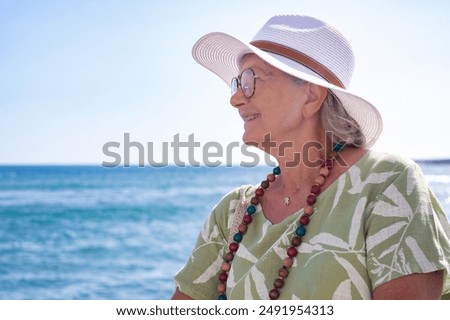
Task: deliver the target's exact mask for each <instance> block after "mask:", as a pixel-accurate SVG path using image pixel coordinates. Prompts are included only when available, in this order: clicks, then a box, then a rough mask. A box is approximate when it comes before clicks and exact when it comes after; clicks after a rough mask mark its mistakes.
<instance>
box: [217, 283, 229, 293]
mask: <svg viewBox="0 0 450 320" xmlns="http://www.w3.org/2000/svg"><path fill="white" fill-rule="evenodd" d="M225 291H227V286H226V285H225V284H223V283H219V284H218V285H217V292H218V293H225Z"/></svg>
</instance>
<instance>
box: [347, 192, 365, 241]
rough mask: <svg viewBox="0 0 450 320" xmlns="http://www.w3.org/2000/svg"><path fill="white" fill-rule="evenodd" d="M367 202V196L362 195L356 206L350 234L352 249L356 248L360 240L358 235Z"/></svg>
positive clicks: (349, 239)
mask: <svg viewBox="0 0 450 320" xmlns="http://www.w3.org/2000/svg"><path fill="white" fill-rule="evenodd" d="M366 203H367V198H366V197H362V198H361V199H359V201H358V204H357V205H356V207H355V212H354V213H353V218H352V224H351V228H350V232H349V235H348V244H349V246H350V248H352V249H355V246H356V241H357V240H358V235H359V233H360V229H361V228H362V223H361V220H362V217H363V214H364V209H365V207H366Z"/></svg>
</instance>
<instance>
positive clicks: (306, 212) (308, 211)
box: [303, 206, 314, 216]
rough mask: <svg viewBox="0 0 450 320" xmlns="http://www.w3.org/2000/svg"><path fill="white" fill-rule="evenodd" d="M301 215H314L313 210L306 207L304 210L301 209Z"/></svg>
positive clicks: (310, 207)
mask: <svg viewBox="0 0 450 320" xmlns="http://www.w3.org/2000/svg"><path fill="white" fill-rule="evenodd" d="M303 213H304V214H306V215H308V216H310V215H312V214H313V213H314V208H313V207H312V206H306V207H305V209H303Z"/></svg>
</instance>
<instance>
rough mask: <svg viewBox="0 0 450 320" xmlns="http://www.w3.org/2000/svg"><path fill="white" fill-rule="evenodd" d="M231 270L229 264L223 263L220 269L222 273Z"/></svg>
mask: <svg viewBox="0 0 450 320" xmlns="http://www.w3.org/2000/svg"><path fill="white" fill-rule="evenodd" d="M230 269H231V264H229V263H227V262H224V263H222V266H221V267H220V270H222V271H224V272H228V271H230Z"/></svg>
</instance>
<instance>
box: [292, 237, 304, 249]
mask: <svg viewBox="0 0 450 320" xmlns="http://www.w3.org/2000/svg"><path fill="white" fill-rule="evenodd" d="M301 243H302V238H300V237H293V238H292V240H291V244H292V245H293V246H294V247H298V246H299V245H300V244H301Z"/></svg>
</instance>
